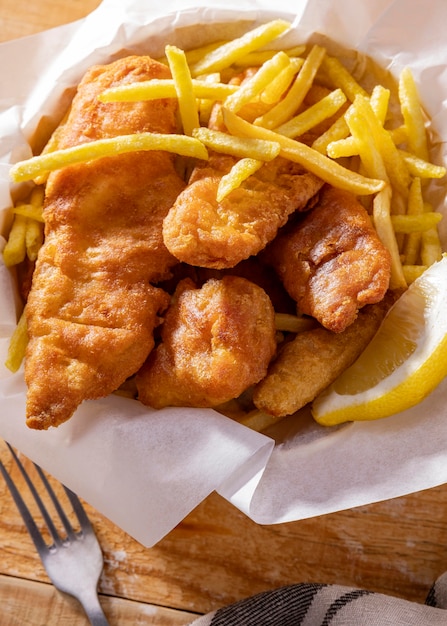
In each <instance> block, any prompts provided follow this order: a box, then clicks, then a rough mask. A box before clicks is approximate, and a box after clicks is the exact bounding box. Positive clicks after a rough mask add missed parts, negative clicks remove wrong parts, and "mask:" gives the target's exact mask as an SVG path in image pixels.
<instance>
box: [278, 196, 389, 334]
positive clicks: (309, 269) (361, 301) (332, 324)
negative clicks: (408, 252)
mask: <svg viewBox="0 0 447 626" xmlns="http://www.w3.org/2000/svg"><path fill="white" fill-rule="evenodd" d="M266 258H267V259H269V261H270V262H271V263H272V264H273V266H274V267H275V269H276V271H277V273H278V275H279V277H280V279H281V280H282V282H283V284H284V286H285V288H286V290H287V291H288V293H289V294H290V295H291V297H292V298H293V299H294V300H295V301H296V302H297V306H298V309H299V311H300V312H301V313H304V314H307V315H311V316H313V317H315V318H316V319H317V320H318V321H319V322H320V323H321V324H322V325H323V326H325V327H326V328H328V329H329V330H332V331H334V332H342V331H343V330H344V329H345V328H347V327H348V326H349V325H350V324H352V323H353V322H354V320H355V319H356V317H357V313H358V311H359V309H361V308H362V307H363V306H365V305H366V304H374V303H375V302H379V301H380V300H382V298H383V297H384V295H385V293H386V292H387V290H388V287H389V281H390V271H391V259H390V254H389V252H388V250H387V249H386V248H385V246H384V245H383V244H382V243H381V241H380V239H379V237H378V235H377V233H376V231H375V230H374V227H373V225H372V223H371V219H370V217H369V215H368V213H367V211H366V210H365V209H364V207H363V206H362V205H361V204H360V203H359V202H358V201H357V199H356V198H355V197H354V196H353V195H352V194H350V193H348V192H346V191H342V190H340V189H335V188H333V187H325V188H324V190H323V191H322V192H321V197H320V200H319V202H318V203H317V204H316V206H315V207H314V208H313V209H312V210H311V211H310V212H309V213H308V214H307V215H306V216H305V217H304V219H303V220H302V221H301V222H299V223H297V224H296V225H295V227H294V228H293V229H292V230H290V231H288V232H286V233H284V234H283V235H281V236H279V237H277V238H276V239H275V241H274V242H273V243H272V245H271V246H269V249H268V250H267V252H266Z"/></svg>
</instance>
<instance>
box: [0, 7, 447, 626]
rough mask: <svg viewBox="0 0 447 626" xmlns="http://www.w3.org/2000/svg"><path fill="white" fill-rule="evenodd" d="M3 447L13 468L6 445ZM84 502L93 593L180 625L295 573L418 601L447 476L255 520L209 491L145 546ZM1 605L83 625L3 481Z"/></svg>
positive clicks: (122, 616) (42, 14)
mask: <svg viewBox="0 0 447 626" xmlns="http://www.w3.org/2000/svg"><path fill="white" fill-rule="evenodd" d="M98 4H99V0H72V1H71V2H60V0H34V2H29V0H26V1H25V0H0V39H1V40H4V41H5V40H7V39H13V38H15V37H20V36H24V35H29V34H32V33H35V32H38V31H40V30H43V29H46V28H49V27H52V26H56V25H58V24H63V23H66V22H69V21H72V20H75V19H78V18H81V17H83V16H84V15H86V14H87V13H88V12H90V11H91V10H93V9H94V8H95V7H96V6H97V5H98ZM0 458H2V460H3V461H4V462H5V463H6V465H7V466H8V467H11V459H10V457H9V453H8V451H7V450H6V448H5V446H4V445H3V444H2V445H1V446H0ZM15 475H17V472H15ZM87 511H88V513H89V515H90V517H91V520H92V523H93V525H94V527H95V530H96V533H97V535H98V537H99V540H100V543H101V546H102V549H103V552H104V558H105V566H104V572H103V575H102V578H101V581H100V592H101V602H102V604H103V607H104V610H105V612H106V614H107V616H108V618H109V620H110V623H111V624H112V625H117V626H118V625H119V626H123V625H125V624H129V625H130V624H132V625H137V624H143V623H144V624H155V625H159V626H161V625H163V626H168V625H179V624H187V623H189V622H190V621H191V620H192V619H193V618H194V617H195V615H196V614H200V613H205V612H207V611H210V610H212V609H215V608H217V607H219V606H222V605H226V604H228V603H231V602H233V601H235V600H238V599H240V598H243V597H246V596H249V595H252V594H254V593H257V592H260V591H263V590H267V589H273V588H276V587H278V586H281V585H284V584H289V583H295V582H312V581H316V582H328V583H340V584H344V585H353V586H358V587H365V588H368V589H371V590H373V591H379V592H382V593H388V594H392V595H395V596H399V597H402V598H406V599H409V600H414V601H418V602H423V601H424V599H425V596H426V594H427V592H428V590H429V588H430V586H431V584H432V582H433V581H434V579H435V578H436V577H437V576H439V575H440V574H441V573H442V572H443V571H444V570H445V569H447V485H445V486H441V487H438V488H435V489H431V490H427V491H423V492H419V493H417V494H413V495H410V496H407V497H403V498H396V499H394V500H390V501H387V502H383V503H379V504H374V505H370V506H364V507H360V508H357V509H355V510H348V511H343V512H340V513H336V514H332V515H326V516H323V517H318V518H314V519H309V520H304V521H300V522H294V523H288V524H279V525H272V526H259V525H256V524H255V523H254V522H252V521H251V520H249V519H248V518H246V517H245V516H244V515H243V514H242V513H240V512H239V511H238V510H237V509H235V508H234V507H232V506H231V505H230V504H228V503H227V502H226V501H225V500H223V499H222V498H220V497H219V496H218V495H216V494H213V495H211V496H210V497H209V498H207V499H206V500H205V501H204V502H203V503H202V504H201V505H200V506H198V507H197V509H196V510H195V511H194V512H193V513H191V514H190V515H189V516H188V517H187V518H186V519H185V520H184V521H183V522H182V523H181V524H179V526H178V527H177V528H175V529H174V530H173V531H172V532H171V533H169V535H168V536H167V537H165V538H164V539H163V540H162V541H160V542H159V543H158V544H157V545H156V546H155V547H153V548H150V549H146V548H144V547H142V546H141V545H140V544H138V543H137V542H136V541H134V540H133V539H131V538H130V537H129V536H128V535H126V534H125V533H124V532H122V531H121V530H120V529H118V528H117V527H116V526H114V525H113V524H112V523H111V522H109V521H108V520H107V519H105V518H104V517H103V516H102V515H101V514H100V513H98V512H97V511H95V510H93V509H92V508H91V507H89V506H87ZM0 606H1V611H0V613H1V619H0V621H1V624H2V626H9V625H13V624H14V625H16V624H17V625H20V626H24V625H27V624H29V625H32V626H36V625H42V626H43V625H45V626H53V625H56V624H57V625H58V626H59V625H60V624H61V623H67V624H70V625H72V626H77V625H81V624H87V620H86V618H85V617H84V615H83V612H82V610H81V609H80V608H79V606H78V604H77V603H76V601H75V600H72V599H71V598H70V597H68V596H65V595H63V594H61V593H59V592H58V591H56V590H55V589H54V587H53V586H52V585H51V584H50V583H49V580H48V577H47V575H46V573H45V571H44V569H43V567H42V565H41V562H40V560H39V558H38V556H37V553H36V552H35V550H34V546H33V544H32V542H31V539H30V538H29V536H28V534H27V532H26V531H25V529H24V526H23V523H22V520H21V518H20V516H19V514H18V512H17V510H16V509H15V506H14V504H13V503H12V500H11V498H10V496H9V493H8V492H7V490H6V487H5V486H4V484H3V482H2V481H0ZM64 620H65V621H64Z"/></svg>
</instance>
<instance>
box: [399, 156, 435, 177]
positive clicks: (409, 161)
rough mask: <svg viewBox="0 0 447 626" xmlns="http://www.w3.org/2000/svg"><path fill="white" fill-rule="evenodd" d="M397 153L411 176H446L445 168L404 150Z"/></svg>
mask: <svg viewBox="0 0 447 626" xmlns="http://www.w3.org/2000/svg"><path fill="white" fill-rule="evenodd" d="M399 153H400V155H401V156H402V158H403V160H404V162H405V165H406V166H407V168H408V171H409V172H410V174H411V175H412V176H415V177H418V178H444V176H445V175H446V168H445V167H443V166H442V165H435V164H434V163H429V162H428V161H424V160H423V159H420V158H419V157H417V156H415V155H414V154H410V153H409V152H407V151H406V150H399Z"/></svg>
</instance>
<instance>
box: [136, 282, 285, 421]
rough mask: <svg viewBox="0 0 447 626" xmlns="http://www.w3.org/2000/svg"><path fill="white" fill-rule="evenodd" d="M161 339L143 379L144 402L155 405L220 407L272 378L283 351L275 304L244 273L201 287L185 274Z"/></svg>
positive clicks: (141, 395) (141, 393)
mask: <svg viewBox="0 0 447 626" xmlns="http://www.w3.org/2000/svg"><path fill="white" fill-rule="evenodd" d="M161 340H162V341H161V343H160V344H159V345H158V346H157V348H155V350H153V351H152V353H151V354H150V355H149V358H148V360H147V362H146V363H145V365H144V366H143V367H142V369H141V370H140V372H139V373H138V374H137V377H136V383H137V388H138V392H139V399H140V400H141V402H143V403H144V404H146V405H149V406H151V407H153V408H156V409H160V408H163V407H166V406H195V407H213V406H217V405H219V404H222V403H223V402H226V401H228V400H230V399H231V398H234V397H237V396H238V395H240V394H241V393H242V392H243V391H245V389H247V388H248V387H249V386H250V385H252V384H254V383H257V382H258V381H259V380H260V379H261V378H263V376H265V374H266V372H267V367H268V364H269V362H270V360H271V358H272V357H273V355H274V353H275V350H276V340H275V322H274V310H273V306H272V304H271V302H270V299H269V298H268V296H267V294H266V293H265V292H264V290H263V289H261V288H260V287H258V286H257V285H255V284H253V283H252V282H250V281H248V280H246V279H245V278H241V277H237V276H225V277H223V278H222V279H216V278H211V279H209V280H208V281H207V282H206V283H205V284H204V285H203V286H202V287H196V285H195V283H194V282H193V281H192V280H191V279H189V278H186V279H184V280H182V281H181V282H180V283H179V285H178V288H177V290H176V293H175V294H174V301H173V304H172V305H171V307H170V308H169V309H168V311H167V313H166V316H165V320H164V323H163V326H162V327H161Z"/></svg>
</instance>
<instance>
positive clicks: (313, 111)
mask: <svg viewBox="0 0 447 626" xmlns="http://www.w3.org/2000/svg"><path fill="white" fill-rule="evenodd" d="M345 102H346V96H345V95H344V93H343V92H342V90H341V89H336V90H335V91H332V92H331V93H329V94H328V95H327V96H324V97H323V98H322V99H321V100H320V101H319V102H317V103H316V104H313V105H312V106H310V107H309V108H308V109H306V110H305V111H303V112H302V113H299V114H298V115H296V116H295V117H293V118H292V119H291V120H289V121H288V122H285V123H284V124H281V126H278V128H275V131H276V132H277V133H279V134H281V135H284V136H285V137H291V138H295V137H299V136H300V135H303V134H304V133H305V132H307V131H308V130H310V129H311V128H313V127H314V126H316V125H317V124H320V123H321V122H323V121H324V120H326V119H327V118H328V117H331V116H332V115H335V113H337V111H338V110H339V109H340V107H342V106H343V105H344V104H345Z"/></svg>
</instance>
